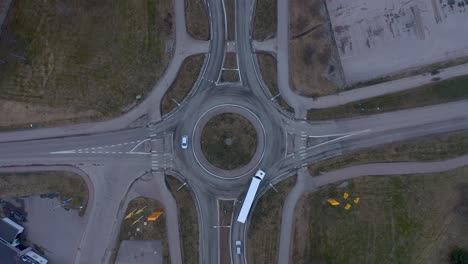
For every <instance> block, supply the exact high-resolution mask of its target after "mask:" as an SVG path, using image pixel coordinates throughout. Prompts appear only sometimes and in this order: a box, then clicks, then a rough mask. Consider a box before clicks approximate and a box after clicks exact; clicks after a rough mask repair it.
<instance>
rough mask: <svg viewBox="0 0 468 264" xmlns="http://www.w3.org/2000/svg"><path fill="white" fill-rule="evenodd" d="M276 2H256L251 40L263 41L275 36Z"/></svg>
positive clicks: (262, 0) (261, 0)
mask: <svg viewBox="0 0 468 264" xmlns="http://www.w3.org/2000/svg"><path fill="white" fill-rule="evenodd" d="M277 13H278V12H277V0H257V1H256V4H255V14H254V26H253V38H254V39H255V40H259V41H263V40H266V39H269V38H272V37H274V36H275V35H276V29H277V24H278V22H277V17H278V15H277Z"/></svg>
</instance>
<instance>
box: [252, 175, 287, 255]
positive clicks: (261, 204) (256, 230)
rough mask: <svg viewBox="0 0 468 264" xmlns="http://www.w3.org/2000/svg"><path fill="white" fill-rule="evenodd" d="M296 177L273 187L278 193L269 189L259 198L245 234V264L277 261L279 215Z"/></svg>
mask: <svg viewBox="0 0 468 264" xmlns="http://www.w3.org/2000/svg"><path fill="white" fill-rule="evenodd" d="M295 183H296V177H290V178H288V179H286V180H284V181H282V182H280V183H278V184H276V185H275V188H276V189H277V190H278V193H277V192H275V191H274V190H273V189H270V190H269V191H268V192H266V193H265V194H264V195H263V196H261V197H260V199H259V200H258V203H257V204H256V205H255V209H254V210H252V211H253V212H254V214H253V215H252V221H251V223H250V226H249V230H248V234H247V239H248V241H247V245H248V246H247V247H246V248H245V250H246V254H247V260H248V261H247V262H248V263H255V264H271V263H276V262H277V260H278V252H279V242H280V241H279V237H280V227H281V214H282V209H283V204H284V201H285V199H286V196H287V195H288V193H289V192H290V191H291V189H292V188H293V187H294V184H295Z"/></svg>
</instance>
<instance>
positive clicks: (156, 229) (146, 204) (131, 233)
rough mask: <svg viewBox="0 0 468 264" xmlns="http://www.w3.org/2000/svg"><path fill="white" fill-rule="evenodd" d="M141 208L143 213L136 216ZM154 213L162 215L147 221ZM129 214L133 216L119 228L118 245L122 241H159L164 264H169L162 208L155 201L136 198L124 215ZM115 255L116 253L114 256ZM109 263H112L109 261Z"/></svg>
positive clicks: (125, 220)
mask: <svg viewBox="0 0 468 264" xmlns="http://www.w3.org/2000/svg"><path fill="white" fill-rule="evenodd" d="M142 208H143V211H142V212H141V213H139V214H136V212H138V211H139V210H140V209H142ZM134 211H135V212H134ZM155 211H163V214H162V215H161V216H160V217H159V218H158V219H157V220H156V221H154V222H149V221H147V218H148V216H149V215H151V214H152V213H153V212H155ZM131 212H134V215H133V216H132V217H130V218H129V219H124V220H123V222H122V225H121V226H120V233H119V240H118V242H117V243H118V245H120V242H121V241H122V240H161V241H162V243H163V259H164V263H170V262H169V260H170V257H169V245H168V240H167V228H166V216H165V214H164V207H163V206H162V205H161V204H160V203H159V202H158V201H156V200H153V199H149V198H146V197H138V198H135V199H133V200H131V201H130V203H129V204H128V206H127V210H126V212H125V215H126V216H127V215H128V214H130V213H131ZM145 223H146V225H145ZM117 255H118V251H117V252H116V254H115V256H117ZM114 258H115V257H114ZM114 261H115V260H114ZM110 263H114V262H113V261H112V260H111V262H110Z"/></svg>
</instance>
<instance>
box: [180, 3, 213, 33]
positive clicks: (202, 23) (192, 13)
mask: <svg viewBox="0 0 468 264" xmlns="http://www.w3.org/2000/svg"><path fill="white" fill-rule="evenodd" d="M185 19H186V22H187V31H188V33H189V34H190V35H191V36H192V37H194V38H195V39H200V40H208V39H209V38H210V24H209V21H208V11H207V10H206V8H205V6H204V5H203V1H202V0H185Z"/></svg>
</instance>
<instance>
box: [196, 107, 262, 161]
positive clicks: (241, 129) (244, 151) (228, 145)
mask: <svg viewBox="0 0 468 264" xmlns="http://www.w3.org/2000/svg"><path fill="white" fill-rule="evenodd" d="M201 149H202V151H203V155H204V156H205V158H206V159H207V160H208V161H209V162H210V163H211V164H212V165H213V166H215V167H218V168H220V169H224V170H234V169H238V168H240V167H242V166H245V165H247V164H248V163H249V162H250V160H251V159H252V157H253V155H254V154H255V150H256V149H257V131H256V130H255V127H254V126H253V125H252V124H251V123H250V121H249V120H248V119H247V118H245V117H243V116H241V115H239V114H234V113H223V114H219V115H217V116H215V117H213V118H212V119H211V120H210V121H208V123H206V125H205V127H204V128H203V132H202V136H201Z"/></svg>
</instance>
